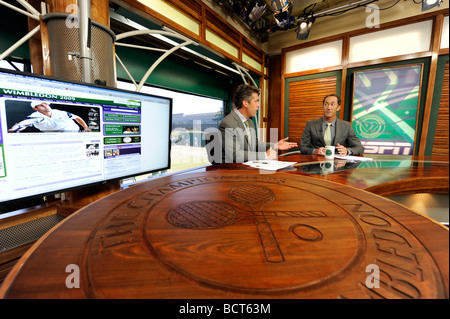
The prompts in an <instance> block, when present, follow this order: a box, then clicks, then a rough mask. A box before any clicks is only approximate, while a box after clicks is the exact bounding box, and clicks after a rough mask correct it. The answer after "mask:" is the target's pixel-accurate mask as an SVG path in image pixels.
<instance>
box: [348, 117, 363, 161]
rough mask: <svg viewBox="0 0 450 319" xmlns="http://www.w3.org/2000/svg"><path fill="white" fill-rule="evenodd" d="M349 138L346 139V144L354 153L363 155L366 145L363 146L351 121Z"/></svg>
mask: <svg viewBox="0 0 450 319" xmlns="http://www.w3.org/2000/svg"><path fill="white" fill-rule="evenodd" d="M347 127H348V128H347V139H346V140H345V144H346V145H344V146H345V147H346V148H347V149H349V150H350V151H352V155H361V154H363V153H364V146H362V144H361V141H360V140H359V138H358V137H357V136H356V133H355V131H354V130H353V127H352V125H351V124H350V123H349V125H348V126H347Z"/></svg>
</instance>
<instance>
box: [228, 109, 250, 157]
mask: <svg viewBox="0 0 450 319" xmlns="http://www.w3.org/2000/svg"><path fill="white" fill-rule="evenodd" d="M232 114H233V118H234V120H235V121H236V124H237V126H236V127H237V128H240V129H241V130H242V133H243V134H244V141H245V144H244V149H246V150H248V149H249V148H250V147H249V145H250V143H249V140H248V137H247V133H246V132H247V131H246V127H245V124H244V123H243V122H242V120H241V118H240V117H239V115H237V114H236V112H235V111H232ZM252 125H253V123H252V121H250V128H252ZM251 131H252V130H250V133H251Z"/></svg>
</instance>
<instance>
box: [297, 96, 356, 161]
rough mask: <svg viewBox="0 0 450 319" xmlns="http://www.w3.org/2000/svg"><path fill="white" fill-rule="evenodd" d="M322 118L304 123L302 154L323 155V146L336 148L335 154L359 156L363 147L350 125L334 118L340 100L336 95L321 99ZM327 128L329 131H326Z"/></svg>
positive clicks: (339, 107)
mask: <svg viewBox="0 0 450 319" xmlns="http://www.w3.org/2000/svg"><path fill="white" fill-rule="evenodd" d="M322 107H323V117H321V118H319V119H315V120H310V121H308V122H306V126H305V130H304V131H303V135H302V139H301V142H300V152H301V153H302V154H314V155H325V146H326V145H334V146H336V154H340V155H342V156H347V155H360V154H362V153H364V147H363V146H362V144H361V142H360V140H359V139H358V137H357V136H356V134H355V131H354V130H353V128H352V124H351V123H350V122H347V121H342V120H340V119H338V118H337V117H336V114H337V112H338V111H339V110H340V109H341V98H340V97H339V96H338V95H336V94H330V95H327V96H326V97H325V98H324V99H323V106H322ZM328 128H329V129H328Z"/></svg>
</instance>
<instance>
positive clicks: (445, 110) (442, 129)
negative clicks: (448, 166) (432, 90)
mask: <svg viewBox="0 0 450 319" xmlns="http://www.w3.org/2000/svg"><path fill="white" fill-rule="evenodd" d="M448 62H449V61H447V63H446V64H445V73H444V82H443V83H442V93H441V101H440V103H439V113H438V119H437V122H436V134H435V137H434V144H433V151H432V155H433V156H445V157H449V150H448V148H449V137H450V136H449V103H448V102H449V101H448V100H449V82H448V73H449V66H448Z"/></svg>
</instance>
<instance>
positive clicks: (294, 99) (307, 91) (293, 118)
mask: <svg viewBox="0 0 450 319" xmlns="http://www.w3.org/2000/svg"><path fill="white" fill-rule="evenodd" d="M336 85H337V77H336V76H330V77H323V78H316V79H308V80H300V81H295V82H291V83H289V127H288V132H289V133H288V134H289V135H288V136H289V140H290V141H292V142H297V143H298V144H299V145H300V140H301V138H302V133H303V130H304V129H305V125H306V122H307V121H308V120H312V119H315V118H319V117H321V116H323V110H322V101H323V98H324V97H325V96H326V95H328V94H331V93H336Z"/></svg>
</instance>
